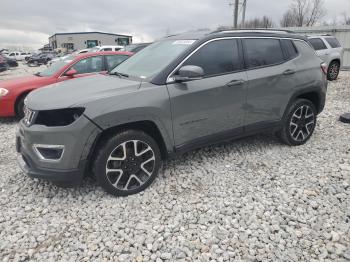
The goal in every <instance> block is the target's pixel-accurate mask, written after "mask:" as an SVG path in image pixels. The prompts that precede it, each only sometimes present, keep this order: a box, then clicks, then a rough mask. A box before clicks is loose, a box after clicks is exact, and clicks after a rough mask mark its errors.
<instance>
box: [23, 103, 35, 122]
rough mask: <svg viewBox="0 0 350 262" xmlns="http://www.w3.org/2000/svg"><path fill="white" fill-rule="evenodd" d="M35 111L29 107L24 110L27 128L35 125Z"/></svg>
mask: <svg viewBox="0 0 350 262" xmlns="http://www.w3.org/2000/svg"><path fill="white" fill-rule="evenodd" d="M34 118H35V111H33V110H30V109H29V108H28V107H27V106H25V108H24V118H23V122H24V124H25V125H26V126H30V125H32V124H33V123H34Z"/></svg>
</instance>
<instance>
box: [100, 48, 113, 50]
mask: <svg viewBox="0 0 350 262" xmlns="http://www.w3.org/2000/svg"><path fill="white" fill-rule="evenodd" d="M102 51H112V48H103V49H102Z"/></svg>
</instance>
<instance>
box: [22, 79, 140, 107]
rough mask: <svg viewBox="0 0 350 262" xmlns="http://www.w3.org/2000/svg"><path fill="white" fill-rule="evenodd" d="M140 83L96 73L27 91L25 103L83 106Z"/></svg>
mask: <svg viewBox="0 0 350 262" xmlns="http://www.w3.org/2000/svg"><path fill="white" fill-rule="evenodd" d="M140 84H141V83H140V82H139V81H133V80H128V79H121V78H119V77H117V76H104V75H100V74H98V75H95V76H91V77H82V78H77V79H73V80H70V81H65V82H61V83H57V84H53V85H49V86H47V87H45V88H40V89H38V90H35V91H33V92H31V93H29V95H28V97H27V101H26V105H27V106H28V108H30V109H32V110H53V109H62V108H68V107H74V106H83V105H84V104H86V103H87V102H89V101H93V100H97V99H100V98H103V97H110V96H116V95H121V94H124V93H128V92H132V91H135V90H137V89H138V88H139V87H140Z"/></svg>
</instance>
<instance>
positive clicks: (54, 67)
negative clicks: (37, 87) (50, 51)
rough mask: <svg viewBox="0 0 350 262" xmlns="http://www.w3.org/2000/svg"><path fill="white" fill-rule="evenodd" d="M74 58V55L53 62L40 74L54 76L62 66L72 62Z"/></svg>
mask: <svg viewBox="0 0 350 262" xmlns="http://www.w3.org/2000/svg"><path fill="white" fill-rule="evenodd" d="M72 60H73V56H68V57H67V58H66V59H64V60H60V61H57V62H55V63H53V64H52V65H51V66H50V67H48V68H47V69H45V70H44V71H42V72H41V73H39V74H38V75H39V76H53V75H54V74H56V73H57V72H58V71H59V70H61V68H62V67H64V66H65V65H67V64H69V63H70V62H72Z"/></svg>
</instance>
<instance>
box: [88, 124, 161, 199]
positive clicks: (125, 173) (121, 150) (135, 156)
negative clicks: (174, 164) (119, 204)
mask: <svg viewBox="0 0 350 262" xmlns="http://www.w3.org/2000/svg"><path fill="white" fill-rule="evenodd" d="M160 165H161V154H160V149H159V146H158V144H157V142H156V141H155V140H154V139H153V138H152V137H151V136H149V135H148V134H146V133H144V132H142V131H138V130H126V131H121V132H119V133H118V134H116V135H114V136H110V137H108V138H106V139H104V140H103V141H102V142H101V143H100V145H99V146H98V149H97V151H96V157H95V162H94V163H93V169H92V171H93V174H94V176H95V177H96V180H97V182H98V183H99V184H100V186H101V187H102V188H103V189H104V190H105V191H107V192H108V193H110V194H112V195H115V196H128V195H132V194H136V193H139V192H141V191H143V190H144V189H146V188H147V187H148V186H150V185H151V184H152V182H153V181H154V179H155V178H156V177H157V175H158V172H159V168H160Z"/></svg>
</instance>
